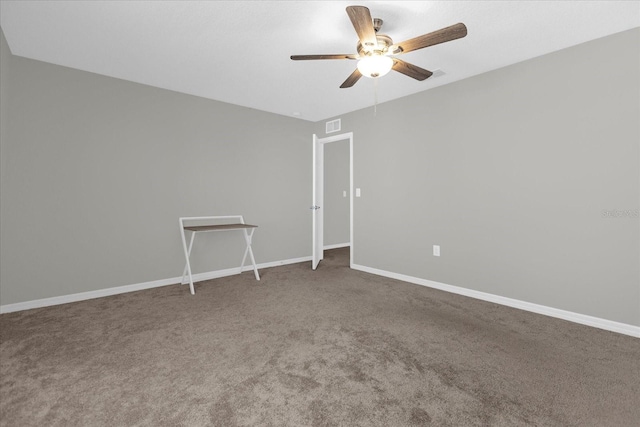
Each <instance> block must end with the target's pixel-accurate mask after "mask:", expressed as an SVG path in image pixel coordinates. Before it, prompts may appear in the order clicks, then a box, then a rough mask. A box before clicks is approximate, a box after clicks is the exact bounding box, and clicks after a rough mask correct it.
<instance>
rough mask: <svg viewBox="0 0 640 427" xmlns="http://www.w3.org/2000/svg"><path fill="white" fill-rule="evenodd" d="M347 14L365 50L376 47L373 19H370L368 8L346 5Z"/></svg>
mask: <svg viewBox="0 0 640 427" xmlns="http://www.w3.org/2000/svg"><path fill="white" fill-rule="evenodd" d="M347 15H349V19H351V23H352V24H353V28H355V30H356V33H357V34H358V38H359V39H360V43H361V44H362V46H364V47H365V49H367V50H371V49H374V48H377V47H378V40H377V39H376V30H375V29H374V28H373V19H371V13H370V12H369V9H368V8H366V7H364V6H347Z"/></svg>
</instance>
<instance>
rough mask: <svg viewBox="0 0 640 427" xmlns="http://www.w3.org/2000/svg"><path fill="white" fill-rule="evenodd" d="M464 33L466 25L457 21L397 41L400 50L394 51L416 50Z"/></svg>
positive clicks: (452, 38) (456, 37)
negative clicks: (447, 25)
mask: <svg viewBox="0 0 640 427" xmlns="http://www.w3.org/2000/svg"><path fill="white" fill-rule="evenodd" d="M466 35H467V27H466V26H465V25H464V24H463V23H458V24H455V25H452V26H450V27H446V28H442V29H440V30H438V31H434V32H432V33H429V34H423V35H421V36H418V37H415V38H413V39H409V40H406V41H403V42H402V43H397V44H396V45H395V47H397V48H400V52H394V53H407V52H411V51H412V50H418V49H422V48H425V47H428V46H433V45H436V44H440V43H445V42H448V41H451V40H455V39H460V38H462V37H464V36H466ZM390 50H391V49H390Z"/></svg>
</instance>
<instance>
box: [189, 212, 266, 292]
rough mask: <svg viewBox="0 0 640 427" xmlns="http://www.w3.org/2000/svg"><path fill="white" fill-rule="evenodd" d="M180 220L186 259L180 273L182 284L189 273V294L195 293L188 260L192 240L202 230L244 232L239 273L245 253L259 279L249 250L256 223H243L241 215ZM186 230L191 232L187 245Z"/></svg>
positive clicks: (257, 277) (244, 259)
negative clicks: (243, 248)
mask: <svg viewBox="0 0 640 427" xmlns="http://www.w3.org/2000/svg"><path fill="white" fill-rule="evenodd" d="M207 221H209V222H216V223H215V224H208V225H207V224H205V225H189V223H193V222H197V223H199V224H202V223H203V222H205V223H206V222H207ZM219 221H225V223H222V224H221V223H217V222H219ZM226 221H237V222H232V223H226ZM179 222H180V235H181V236H182V247H183V249H184V257H185V259H186V265H185V266H184V271H183V273H182V281H181V283H182V284H185V283H186V282H185V277H186V276H187V274H188V275H189V289H190V290H191V295H195V293H196V291H195V289H194V287H193V276H192V274H191V263H190V262H189V257H190V255H191V248H192V247H193V241H194V239H195V237H196V234H197V233H202V232H211V231H226V230H242V232H243V234H244V239H245V242H246V244H247V247H246V249H245V250H244V256H243V257H242V264H241V265H240V271H239V272H238V274H239V273H242V269H243V268H244V262H245V261H246V260H247V254H248V255H249V257H250V258H251V262H252V263H253V273H254V274H255V276H256V280H260V275H259V274H258V266H257V265H256V260H255V258H254V257H253V251H252V250H251V239H252V237H253V232H254V231H255V229H256V228H257V227H258V226H257V225H250V224H245V223H244V218H243V217H242V215H227V216H192V217H182V218H180V220H179ZM186 231H190V232H191V239H190V241H189V246H188V247H187V238H186V235H185V233H186Z"/></svg>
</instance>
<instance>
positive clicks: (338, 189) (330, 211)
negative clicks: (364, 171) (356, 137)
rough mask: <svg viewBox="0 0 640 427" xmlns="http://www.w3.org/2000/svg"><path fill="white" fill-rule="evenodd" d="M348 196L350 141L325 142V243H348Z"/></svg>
mask: <svg viewBox="0 0 640 427" xmlns="http://www.w3.org/2000/svg"><path fill="white" fill-rule="evenodd" d="M343 191H346V192H347V197H344V196H343ZM349 197H350V193H349V141H348V140H344V141H337V142H331V143H328V144H324V206H322V208H323V209H324V244H325V245H338V244H343V243H349V240H350V236H349Z"/></svg>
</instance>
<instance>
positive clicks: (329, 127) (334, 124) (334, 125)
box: [325, 119, 341, 133]
mask: <svg viewBox="0 0 640 427" xmlns="http://www.w3.org/2000/svg"><path fill="white" fill-rule="evenodd" d="M340 129H341V123H340V119H335V120H331V121H330V122H327V123H326V126H325V132H326V133H332V132H338V131H339V130H340Z"/></svg>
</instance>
